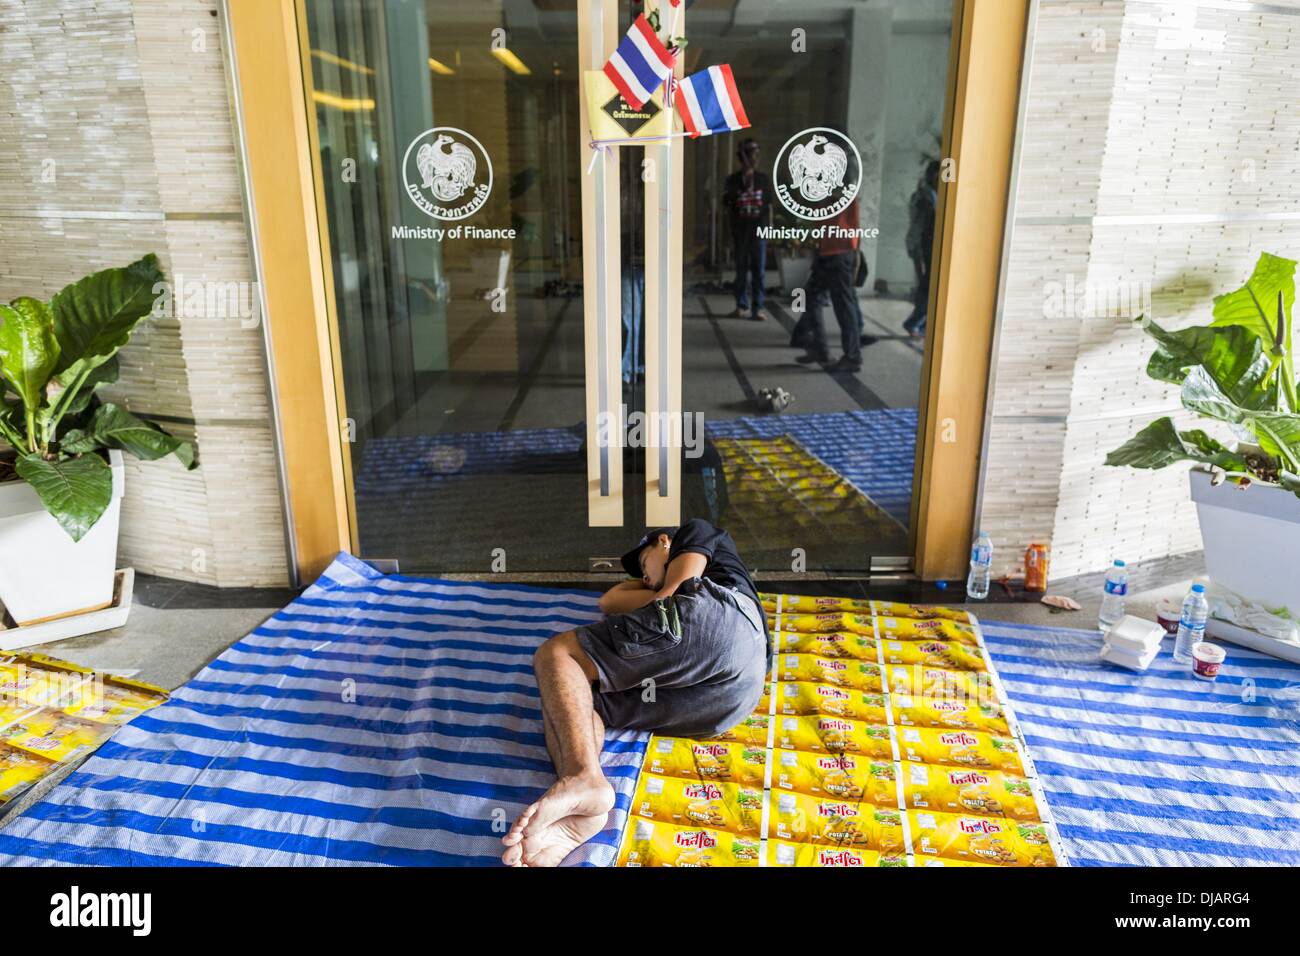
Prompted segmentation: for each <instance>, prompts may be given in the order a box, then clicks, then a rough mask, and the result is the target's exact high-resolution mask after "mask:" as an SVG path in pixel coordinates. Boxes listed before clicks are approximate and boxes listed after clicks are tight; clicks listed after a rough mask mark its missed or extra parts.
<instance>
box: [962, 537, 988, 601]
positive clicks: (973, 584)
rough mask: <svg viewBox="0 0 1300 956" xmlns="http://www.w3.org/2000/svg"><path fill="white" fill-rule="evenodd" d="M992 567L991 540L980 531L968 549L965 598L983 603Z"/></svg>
mask: <svg viewBox="0 0 1300 956" xmlns="http://www.w3.org/2000/svg"><path fill="white" fill-rule="evenodd" d="M992 567H993V539H992V538H990V537H989V536H988V534H987V533H986V532H983V531H981V532H980V533H979V537H977V538H976V539H975V543H974V544H972V545H971V548H970V574H968V575H967V576H966V598H967V599H968V600H971V601H983V600H984V599H985V598H986V597H988V596H989V577H990V574H991V569H992Z"/></svg>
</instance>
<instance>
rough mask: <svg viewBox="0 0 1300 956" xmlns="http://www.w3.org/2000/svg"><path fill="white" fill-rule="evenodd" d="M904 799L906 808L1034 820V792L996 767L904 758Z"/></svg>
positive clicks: (1024, 780)
mask: <svg viewBox="0 0 1300 956" xmlns="http://www.w3.org/2000/svg"><path fill="white" fill-rule="evenodd" d="M901 768H902V775H903V794H904V801H905V802H906V804H907V808H908V809H909V810H933V811H938V812H941V813H965V814H971V815H974V816H982V817H1008V818H1010V819H1012V820H1029V821H1037V820H1038V819H1039V813H1038V806H1037V804H1036V803H1035V802H1034V792H1033V789H1032V788H1031V787H1030V784H1029V781H1028V780H1026V779H1025V778H1024V777H1019V776H1015V775H1013V774H1008V773H1002V772H1001V771H1000V770H976V769H973V768H971V767H939V766H932V765H931V764H924V763H913V762H911V761H909V760H904V761H903V762H902V764H901Z"/></svg>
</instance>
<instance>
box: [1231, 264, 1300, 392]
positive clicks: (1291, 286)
mask: <svg viewBox="0 0 1300 956" xmlns="http://www.w3.org/2000/svg"><path fill="white" fill-rule="evenodd" d="M1295 270H1296V262H1295V260H1294V259H1284V258H1282V257H1281V256H1275V255H1273V254H1272V253H1268V252H1264V253H1261V254H1260V257H1259V261H1258V262H1256V263H1255V271H1254V272H1252V273H1251V274H1250V278H1249V279H1247V280H1246V284H1245V285H1244V286H1242V287H1241V288H1240V289H1238V290H1237V291H1236V292H1229V293H1227V294H1225V295H1219V296H1215V297H1214V321H1213V322H1212V323H1211V325H1214V326H1224V325H1240V326H1243V327H1244V328H1247V329H1249V330H1250V331H1251V332H1253V333H1255V335H1257V336H1259V338H1260V339H1262V340H1263V341H1264V350H1265V352H1268V351H1270V350H1271V349H1272V348H1273V346H1274V344H1275V341H1276V338H1277V336H1278V334H1279V333H1278V326H1279V317H1278V314H1277V309H1278V295H1279V293H1280V294H1281V297H1282V305H1283V308H1284V309H1285V312H1286V315H1292V314H1293V312H1292V307H1293V306H1294V305H1295ZM1280 324H1281V325H1282V326H1283V329H1282V338H1283V342H1282V346H1283V349H1284V351H1285V355H1284V357H1282V358H1281V359H1280V364H1281V367H1282V374H1283V376H1284V377H1285V380H1286V386H1285V389H1286V393H1287V394H1293V393H1294V391H1295V389H1294V385H1295V380H1296V379H1295V362H1294V353H1293V350H1292V344H1293V343H1292V331H1291V325H1293V324H1294V323H1290V322H1285V321H1283V322H1281V323H1280ZM1290 410H1291V411H1296V409H1295V408H1291V409H1290Z"/></svg>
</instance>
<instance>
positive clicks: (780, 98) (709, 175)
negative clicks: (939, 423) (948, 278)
mask: <svg viewBox="0 0 1300 956" xmlns="http://www.w3.org/2000/svg"><path fill="white" fill-rule="evenodd" d="M728 6H730V5H728ZM717 13H718V11H716V10H714V9H713V8H712V7H711V6H707V5H704V4H699V5H696V6H695V7H692V8H691V10H690V13H689V15H688V18H687V20H688V23H687V30H686V35H687V37H688V39H689V44H688V46H687V47H686V49H685V51H684V55H685V60H686V62H685V70H684V72H685V73H686V74H688V75H689V74H691V73H694V72H696V71H698V70H703V69H705V68H707V67H708V66H710V65H712V64H720V63H729V64H730V65H731V69H732V73H733V75H734V77H735V85H736V87H737V89H738V92H739V95H740V97H741V99H742V101H743V104H744V109H745V112H746V113H747V115H748V118H749V121H750V123H751V127H750V128H749V129H745V130H742V131H740V132H736V133H722V134H716V135H712V136H708V137H702V138H699V139H696V140H690V141H687V142H686V143H685V149H684V153H685V183H684V200H683V204H682V205H683V240H682V241H683V253H682V262H683V276H682V336H683V342H682V361H683V365H684V369H683V399H682V402H683V409H684V411H685V413H686V415H687V416H688V417H689V416H696V417H697V418H698V419H699V420H700V421H702V423H703V430H704V433H705V435H706V437H707V441H706V442H705V443H704V448H703V451H702V454H701V456H700V457H699V458H698V459H697V460H695V461H692V460H691V459H690V458H689V457H688V458H687V459H686V461H685V462H684V465H685V472H686V474H685V476H684V477H685V481H684V483H683V490H684V492H686V498H685V500H684V502H683V509H684V510H685V511H686V512H687V514H688V515H709V514H714V513H717V514H719V522H720V523H721V524H722V525H723V526H724V527H726V528H727V529H728V530H729V531H731V533H732V534H733V535H734V537H735V538H736V540H737V543H738V545H739V547H740V550H741V553H742V554H744V555H745V556H746V558H747V560H748V561H749V562H750V563H751V565H752V566H756V567H758V568H759V569H760V570H763V571H767V572H776V573H780V572H787V573H788V572H792V571H796V572H797V571H802V570H807V571H825V572H833V573H843V574H858V573H861V572H865V571H867V570H869V568H870V567H871V565H872V563H873V561H874V562H876V563H877V565H878V566H879V564H880V563H881V559H884V558H894V557H900V556H901V557H904V558H905V557H906V556H907V555H909V554H910V553H911V548H910V543H909V540H910V539H909V529H908V520H909V511H910V507H911V501H912V471H913V463H914V455H915V442H916V434H917V427H918V421H917V408H918V404H919V397H920V387H921V378H922V365H923V362H924V360H925V344H926V338H925V330H926V322H925V313H926V305H927V302H928V300H929V295H930V285H931V279H930V277H931V274H932V269H931V267H932V261H931V249H932V247H933V244H934V230H935V207H936V201H937V187H938V181H939V177H940V176H941V175H942V174H943V172H944V171H943V168H942V157H941V142H942V138H943V131H944V125H945V116H946V112H945V111H946V102H945V100H946V93H947V86H948V74H949V71H948V57H949V47H950V41H951V36H952V25H953V13H954V11H953V2H952V0H879V2H873V3H871V4H864V3H860V2H853V0H827V2H821V3H817V4H806V3H768V4H760V5H757V6H750V7H747V8H742V7H737V8H736V10H733V11H732V12H731V13H730V14H728V15H714V14H717ZM737 13H739V14H740V15H737ZM818 320H820V322H821V325H822V330H823V331H822V334H821V336H820V337H818V336H816V335H815V325H814V323H815V322H817V321H818ZM842 329H843V331H842ZM710 465H712V466H715V467H716V468H717V469H718V470H719V471H720V473H721V475H722V478H723V480H722V481H721V482H720V483H713V484H708V483H706V482H705V481H703V480H701V478H700V475H702V474H705V473H707V469H708V467H709V466H710Z"/></svg>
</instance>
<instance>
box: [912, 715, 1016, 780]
mask: <svg viewBox="0 0 1300 956" xmlns="http://www.w3.org/2000/svg"><path fill="white" fill-rule="evenodd" d="M896 734H897V738H898V750H899V755H900V757H901V758H902V759H903V760H911V761H913V762H916V763H933V764H940V765H943V766H954V767H979V768H984V769H988V770H1001V771H1002V772H1003V773H1010V774H1015V775H1017V776H1024V774H1025V767H1024V764H1023V763H1022V762H1021V760H1020V751H1019V749H1018V748H1017V747H1016V742H1015V741H1014V740H1012V739H1011V738H1010V737H999V736H996V735H994V734H985V733H978V732H976V731H973V730H938V729H934V728H925V727H899V728H897V730H896Z"/></svg>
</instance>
